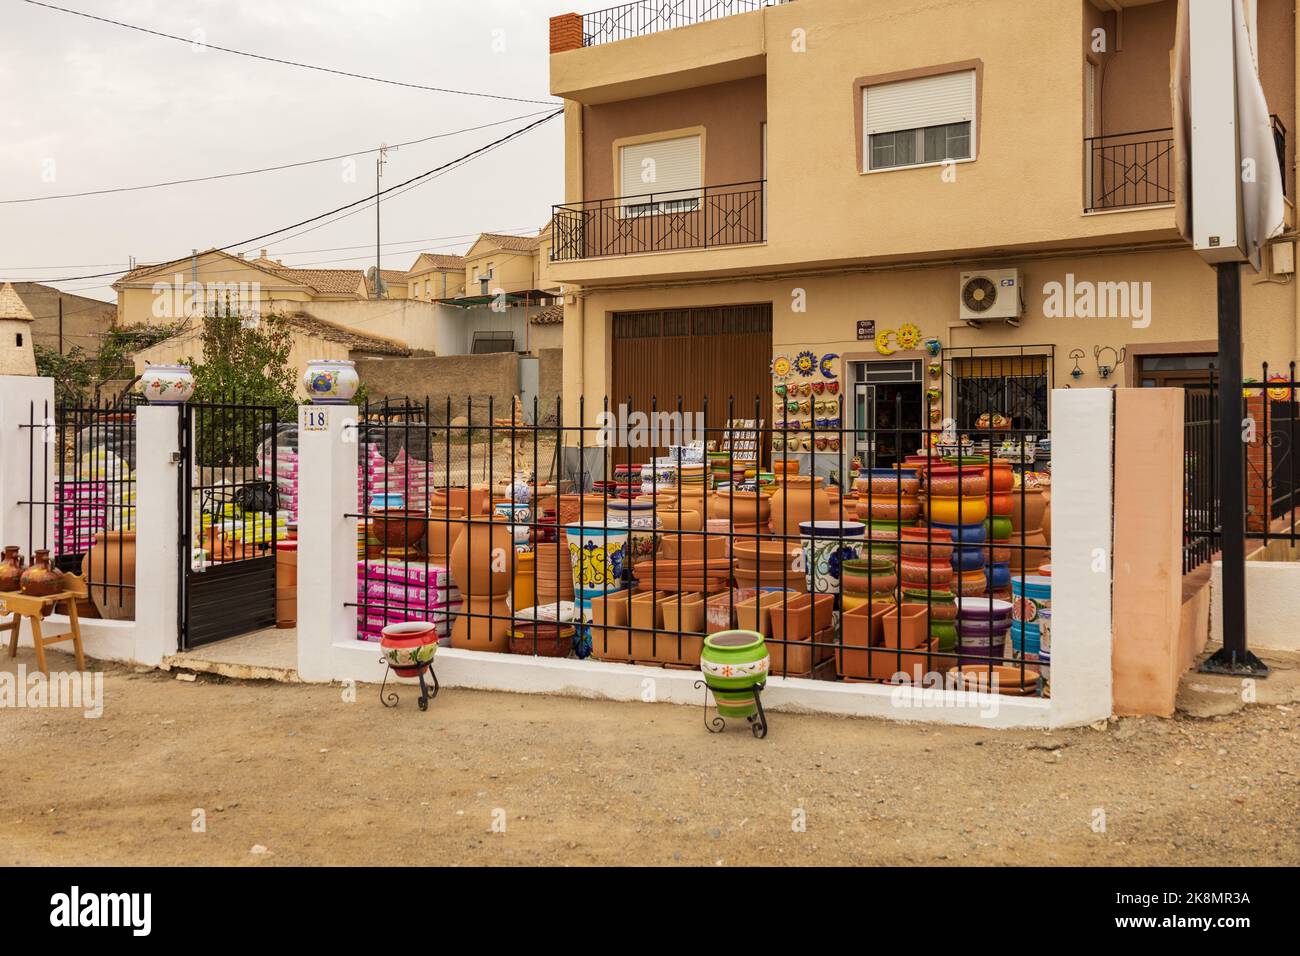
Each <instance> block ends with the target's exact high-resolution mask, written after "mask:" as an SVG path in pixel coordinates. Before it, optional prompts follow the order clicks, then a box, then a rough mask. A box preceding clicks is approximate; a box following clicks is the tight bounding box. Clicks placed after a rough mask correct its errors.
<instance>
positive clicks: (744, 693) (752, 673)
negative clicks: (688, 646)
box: [700, 631, 771, 717]
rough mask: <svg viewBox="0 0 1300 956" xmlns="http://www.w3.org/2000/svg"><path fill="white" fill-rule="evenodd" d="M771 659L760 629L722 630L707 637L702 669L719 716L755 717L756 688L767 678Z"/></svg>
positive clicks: (701, 655) (756, 711) (703, 651)
mask: <svg viewBox="0 0 1300 956" xmlns="http://www.w3.org/2000/svg"><path fill="white" fill-rule="evenodd" d="M770 667H771V659H770V658H769V657H768V654H767V644H766V643H765V642H764V641H763V635H762V634H759V633H758V632H757V631H719V632H718V633H717V634H710V635H709V636H708V637H706V638H705V639H704V647H703V649H702V650H701V651H700V670H701V671H702V672H703V673H704V682H705V683H706V684H708V685H709V690H711V691H713V699H714V700H715V701H716V702H717V705H718V715H719V716H720V717H753V716H754V715H755V714H757V713H758V707H757V705H755V703H754V693H753V688H754V685H755V684H761V683H763V682H764V681H766V680H767V672H768V670H769V668H770Z"/></svg>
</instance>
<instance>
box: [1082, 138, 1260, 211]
mask: <svg viewBox="0 0 1300 956" xmlns="http://www.w3.org/2000/svg"><path fill="white" fill-rule="evenodd" d="M1272 121H1273V143H1274V146H1275V147H1276V149H1277V161H1278V166H1279V167H1281V169H1282V189H1283V192H1285V191H1286V126H1284V125H1283V123H1282V120H1281V119H1279V118H1278V117H1277V116H1276V115H1274V116H1273V117H1272ZM1083 142H1084V176H1085V177H1086V180H1087V182H1086V183H1085V185H1086V190H1087V192H1086V197H1085V200H1084V211H1085V212H1109V211H1111V210H1117V209H1138V208H1142V207H1148V206H1161V205H1168V204H1171V203H1173V201H1174V189H1175V183H1174V131H1173V129H1172V128H1165V129H1148V130H1139V131H1137V132H1132V133H1106V134H1104V135H1101V136H1089V137H1087V138H1086V139H1084V141H1083Z"/></svg>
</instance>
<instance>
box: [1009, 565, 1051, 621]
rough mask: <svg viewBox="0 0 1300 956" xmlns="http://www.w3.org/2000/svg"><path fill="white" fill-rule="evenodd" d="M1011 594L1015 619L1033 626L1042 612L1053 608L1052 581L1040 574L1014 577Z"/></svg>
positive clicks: (1012, 578)
mask: <svg viewBox="0 0 1300 956" xmlns="http://www.w3.org/2000/svg"><path fill="white" fill-rule="evenodd" d="M1011 594H1012V598H1013V603H1014V605H1015V607H1014V609H1013V612H1012V614H1013V616H1014V617H1015V619H1016V620H1017V621H1024V622H1026V623H1030V624H1033V623H1035V622H1036V620H1037V618H1038V612H1039V611H1040V610H1042V609H1044V608H1046V609H1048V610H1050V609H1051V607H1052V579H1051V578H1050V577H1045V576H1043V575H1038V574H1030V575H1019V574H1016V575H1012V577H1011Z"/></svg>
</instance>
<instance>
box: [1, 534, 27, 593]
mask: <svg viewBox="0 0 1300 956" xmlns="http://www.w3.org/2000/svg"><path fill="white" fill-rule="evenodd" d="M22 579H23V556H22V555H21V554H19V552H18V545H16V544H11V545H9V546H8V547H7V548H5V550H4V556H3V557H0V591H17V590H18V589H19V588H21V587H22Z"/></svg>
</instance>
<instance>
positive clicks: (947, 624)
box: [898, 528, 957, 651]
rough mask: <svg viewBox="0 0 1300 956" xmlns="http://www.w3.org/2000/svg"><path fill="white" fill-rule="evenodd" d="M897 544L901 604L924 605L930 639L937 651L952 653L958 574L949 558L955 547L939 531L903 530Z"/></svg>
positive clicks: (940, 530) (955, 633) (938, 529)
mask: <svg viewBox="0 0 1300 956" xmlns="http://www.w3.org/2000/svg"><path fill="white" fill-rule="evenodd" d="M901 537H902V540H901V542H900V544H899V553H900V560H899V566H898V567H899V577H900V579H901V581H902V603H903V604H915V605H923V606H925V607H926V608H927V609H928V610H929V619H930V637H932V638H934V639H936V640H937V641H938V646H939V649H940V650H944V651H951V650H952V649H953V648H954V647H955V646H956V643H957V626H956V623H955V622H956V620H957V605H956V595H955V594H954V592H953V581H954V579H955V577H956V574H957V572H956V571H955V569H954V568H953V565H952V558H953V554H954V553H955V551H956V545H955V543H954V542H953V540H952V535H951V533H950V532H948V531H946V530H944V529H942V528H905V529H903V531H902V532H901Z"/></svg>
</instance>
